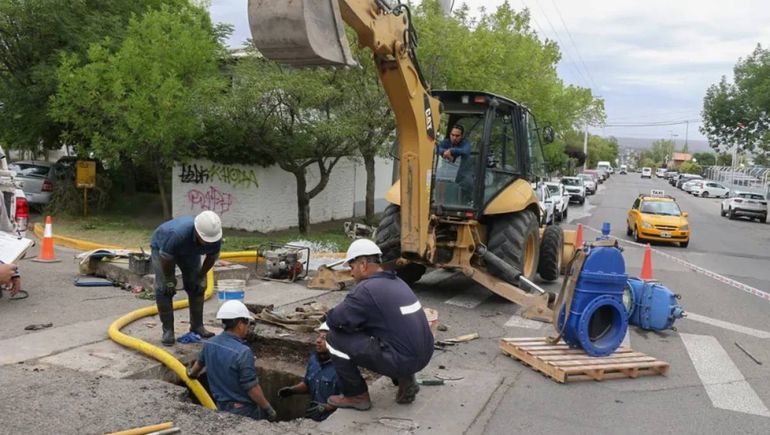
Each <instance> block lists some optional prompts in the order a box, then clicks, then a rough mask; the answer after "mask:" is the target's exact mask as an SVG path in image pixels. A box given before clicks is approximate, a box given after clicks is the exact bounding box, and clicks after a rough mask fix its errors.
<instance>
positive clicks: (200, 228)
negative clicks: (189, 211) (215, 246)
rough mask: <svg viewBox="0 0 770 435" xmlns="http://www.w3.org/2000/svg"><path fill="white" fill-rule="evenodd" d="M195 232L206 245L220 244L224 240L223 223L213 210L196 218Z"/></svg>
mask: <svg viewBox="0 0 770 435" xmlns="http://www.w3.org/2000/svg"><path fill="white" fill-rule="evenodd" d="M195 231H196V232H197V233H198V235H199V236H200V237H201V239H203V241H204V242H206V243H214V242H218V241H219V240H220V239H221V238H222V221H221V220H220V219H219V216H218V215H217V214H216V213H214V212H213V211H211V210H206V211H204V212H201V214H199V215H198V216H195Z"/></svg>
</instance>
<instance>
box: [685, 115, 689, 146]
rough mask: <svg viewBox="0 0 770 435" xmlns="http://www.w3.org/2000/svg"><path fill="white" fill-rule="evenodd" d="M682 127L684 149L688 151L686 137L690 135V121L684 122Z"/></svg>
mask: <svg viewBox="0 0 770 435" xmlns="http://www.w3.org/2000/svg"><path fill="white" fill-rule="evenodd" d="M684 125H685V127H684V149H686V150H689V148H687V136H688V135H689V133H690V121H685V124H684Z"/></svg>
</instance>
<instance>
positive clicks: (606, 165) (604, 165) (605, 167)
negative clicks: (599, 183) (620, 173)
mask: <svg viewBox="0 0 770 435" xmlns="http://www.w3.org/2000/svg"><path fill="white" fill-rule="evenodd" d="M596 169H597V170H598V171H599V172H606V173H607V177H605V178H609V174H611V173H612V172H613V170H612V165H610V162H607V161H600V162H598V163H597V164H596Z"/></svg>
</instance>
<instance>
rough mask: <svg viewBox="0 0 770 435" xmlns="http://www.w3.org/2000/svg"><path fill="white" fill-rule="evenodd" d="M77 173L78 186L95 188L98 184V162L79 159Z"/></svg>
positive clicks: (76, 182)
mask: <svg viewBox="0 0 770 435" xmlns="http://www.w3.org/2000/svg"><path fill="white" fill-rule="evenodd" d="M76 168H77V170H76V173H75V185H76V186H77V187H81V188H86V189H93V188H94V187H95V186H96V162H94V161H89V160H78V162H77V166H76Z"/></svg>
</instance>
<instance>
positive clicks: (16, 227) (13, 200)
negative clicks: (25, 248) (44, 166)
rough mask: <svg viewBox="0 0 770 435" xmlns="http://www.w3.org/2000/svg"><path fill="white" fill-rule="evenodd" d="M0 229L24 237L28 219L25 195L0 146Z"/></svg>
mask: <svg viewBox="0 0 770 435" xmlns="http://www.w3.org/2000/svg"><path fill="white" fill-rule="evenodd" d="M0 195H2V198H0V200H2V203H1V204H0V231H4V232H6V233H10V234H13V235H14V236H20V237H25V236H26V234H27V222H28V221H29V205H28V204H27V197H26V195H24V191H23V190H22V189H21V182H20V181H19V180H18V179H17V178H16V173H15V172H13V171H12V170H10V169H9V168H8V159H7V158H6V156H5V151H3V149H2V148H0Z"/></svg>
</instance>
